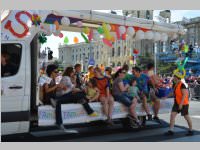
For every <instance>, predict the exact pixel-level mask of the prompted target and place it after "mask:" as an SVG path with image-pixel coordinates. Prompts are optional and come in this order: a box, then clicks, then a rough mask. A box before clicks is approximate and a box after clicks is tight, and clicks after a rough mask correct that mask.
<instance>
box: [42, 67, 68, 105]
mask: <svg viewBox="0 0 200 150" xmlns="http://www.w3.org/2000/svg"><path fill="white" fill-rule="evenodd" d="M57 68H58V67H57V66H56V65H54V64H50V65H48V66H47V69H46V73H47V76H48V77H49V78H51V81H50V82H49V83H45V84H44V101H43V102H44V104H51V102H50V98H56V91H57V90H61V89H64V88H65V86H64V85H63V84H56V77H57V76H58V70H57Z"/></svg>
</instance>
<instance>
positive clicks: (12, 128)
mask: <svg viewBox="0 0 200 150" xmlns="http://www.w3.org/2000/svg"><path fill="white" fill-rule="evenodd" d="M1 42H2V44H1V133H2V135H7V134H16V133H23V132H28V130H29V114H30V113H29V110H30V95H27V94H25V86H26V76H25V74H26V51H25V50H26V46H25V42H21V41H13V42H12V41H9V43H8V42H7V41H1ZM29 84H30V83H29ZM22 125H23V128H22Z"/></svg>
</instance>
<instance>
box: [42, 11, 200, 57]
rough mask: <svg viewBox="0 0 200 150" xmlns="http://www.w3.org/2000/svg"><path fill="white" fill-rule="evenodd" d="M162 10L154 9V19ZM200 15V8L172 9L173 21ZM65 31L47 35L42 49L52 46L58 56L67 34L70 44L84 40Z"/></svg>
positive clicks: (54, 54)
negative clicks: (58, 34)
mask: <svg viewBox="0 0 200 150" xmlns="http://www.w3.org/2000/svg"><path fill="white" fill-rule="evenodd" d="M98 11H102V12H110V11H109V10H98ZM160 11H161V10H154V20H156V16H158V15H159V12H160ZM117 12H118V13H119V14H122V13H121V10H117ZM198 16H199V17H200V10H171V21H172V22H175V21H180V20H182V18H183V17H186V18H188V19H189V18H194V17H198ZM61 32H62V33H63V35H64V36H63V38H59V37H55V36H54V35H51V36H49V37H47V43H45V44H43V45H42V46H41V50H43V49H44V48H45V47H50V48H51V49H52V50H53V56H54V57H57V58H58V45H59V43H61V44H63V41H64V37H65V36H67V37H68V39H69V43H68V44H73V38H74V37H75V36H76V37H78V39H79V42H84V40H83V38H82V36H81V34H80V33H77V32H66V31H61Z"/></svg>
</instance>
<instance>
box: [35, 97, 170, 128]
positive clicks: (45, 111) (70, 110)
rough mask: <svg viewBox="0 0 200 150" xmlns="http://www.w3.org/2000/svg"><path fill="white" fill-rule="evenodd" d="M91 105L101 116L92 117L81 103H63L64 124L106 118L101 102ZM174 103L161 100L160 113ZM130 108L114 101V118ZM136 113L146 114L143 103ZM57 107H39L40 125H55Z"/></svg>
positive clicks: (139, 105) (164, 111)
mask: <svg viewBox="0 0 200 150" xmlns="http://www.w3.org/2000/svg"><path fill="white" fill-rule="evenodd" d="M89 105H90V106H91V107H92V108H93V110H94V111H96V112H97V113H98V114H99V116H98V117H90V116H88V115H87V113H86V112H85V110H84V108H83V106H82V105H81V104H62V106H61V111H62V118H63V124H65V125H69V124H78V123H88V122H91V121H97V120H106V116H105V115H103V113H102V106H101V104H100V103H99V102H94V103H89ZM148 105H149V108H150V111H151V114H153V109H152V104H148ZM172 105H173V99H166V100H161V107H160V111H159V113H160V114H162V113H169V112H170V111H171V108H172ZM127 110H128V109H127V108H126V107H125V106H124V105H122V104H121V103H119V102H116V101H115V103H114V109H113V116H112V118H113V119H117V118H125V117H126V116H127V114H128V111H127ZM136 113H137V115H138V116H144V115H146V113H145V112H144V110H143V108H142V105H141V104H137V106H136ZM55 123H56V120H55V108H53V107H52V106H51V105H42V106H39V107H38V125H39V126H53V125H55Z"/></svg>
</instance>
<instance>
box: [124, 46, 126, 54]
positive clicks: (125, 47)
mask: <svg viewBox="0 0 200 150" xmlns="http://www.w3.org/2000/svg"><path fill="white" fill-rule="evenodd" d="M124 56H126V46H124Z"/></svg>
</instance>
